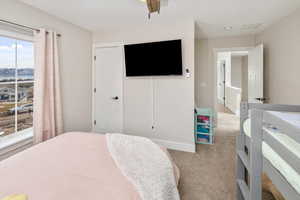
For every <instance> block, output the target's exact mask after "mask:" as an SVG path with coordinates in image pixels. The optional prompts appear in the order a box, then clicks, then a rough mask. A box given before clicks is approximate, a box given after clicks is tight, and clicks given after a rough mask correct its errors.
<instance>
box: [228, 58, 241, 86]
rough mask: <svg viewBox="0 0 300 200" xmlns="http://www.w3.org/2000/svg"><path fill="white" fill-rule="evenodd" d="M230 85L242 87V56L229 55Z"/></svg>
mask: <svg viewBox="0 0 300 200" xmlns="http://www.w3.org/2000/svg"><path fill="white" fill-rule="evenodd" d="M231 86H233V87H237V88H242V57H241V56H232V57H231Z"/></svg>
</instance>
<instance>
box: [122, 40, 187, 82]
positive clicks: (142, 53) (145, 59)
mask: <svg viewBox="0 0 300 200" xmlns="http://www.w3.org/2000/svg"><path fill="white" fill-rule="evenodd" d="M125 64H126V76H167V75H182V52H181V40H172V41H162V42H152V43H144V44H132V45H125Z"/></svg>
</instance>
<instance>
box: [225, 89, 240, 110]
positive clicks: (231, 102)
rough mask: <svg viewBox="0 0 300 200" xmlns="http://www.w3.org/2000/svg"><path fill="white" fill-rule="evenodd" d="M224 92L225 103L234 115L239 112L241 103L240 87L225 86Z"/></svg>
mask: <svg viewBox="0 0 300 200" xmlns="http://www.w3.org/2000/svg"><path fill="white" fill-rule="evenodd" d="M225 90H226V92H225V95H226V97H225V105H226V107H227V108H229V110H231V112H233V113H234V114H236V115H239V114H240V104H241V89H240V88H236V87H231V86H226V89H225Z"/></svg>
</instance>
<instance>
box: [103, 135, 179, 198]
mask: <svg viewBox="0 0 300 200" xmlns="http://www.w3.org/2000/svg"><path fill="white" fill-rule="evenodd" d="M106 140H107V146H108V150H109V152H110V154H111V156H112V158H113V159H114V161H115V163H116V165H117V166H118V167H119V169H120V170H121V172H122V173H123V175H124V176H125V177H126V178H127V179H128V180H129V181H130V182H131V183H132V184H133V186H134V187H135V188H136V190H137V192H138V193H139V195H140V197H141V200H179V199H180V197H179V194H178V190H177V186H176V182H175V177H174V171H173V166H172V163H171V161H170V159H169V158H168V156H167V155H166V153H165V152H163V150H162V149H161V148H160V147H159V146H158V145H157V144H155V143H153V142H152V141H151V140H149V139H147V138H143V137H137V136H128V135H123V134H106Z"/></svg>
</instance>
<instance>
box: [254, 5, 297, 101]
mask: <svg viewBox="0 0 300 200" xmlns="http://www.w3.org/2000/svg"><path fill="white" fill-rule="evenodd" d="M256 43H257V44H259V43H263V44H264V45H265V49H264V51H265V92H266V95H265V96H266V97H268V98H270V100H269V103H274V104H300V92H299V89H300V78H299V74H300V67H299V66H300V65H299V63H300V62H299V58H300V9H298V10H297V11H296V12H294V13H292V14H291V15H289V16H287V17H285V18H283V19H281V20H280V21H278V22H277V23H275V24H274V25H272V26H270V27H268V28H267V29H266V30H265V31H264V32H263V33H261V34H258V35H257V38H256Z"/></svg>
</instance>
